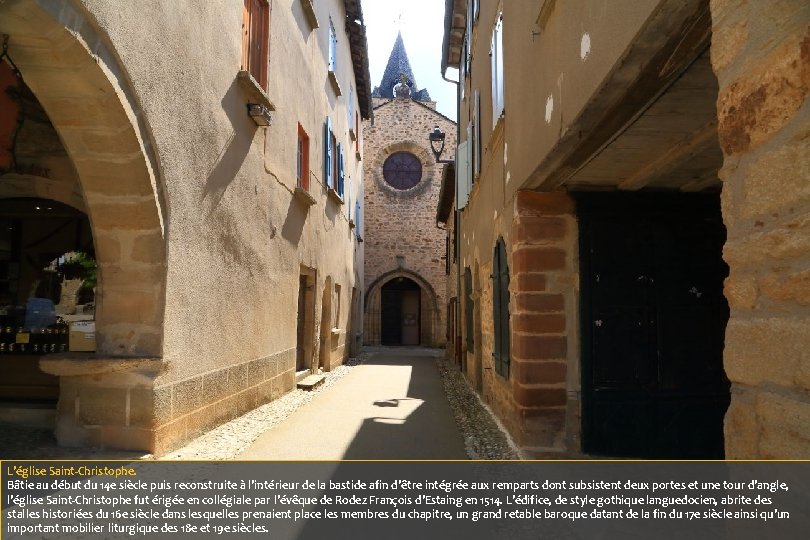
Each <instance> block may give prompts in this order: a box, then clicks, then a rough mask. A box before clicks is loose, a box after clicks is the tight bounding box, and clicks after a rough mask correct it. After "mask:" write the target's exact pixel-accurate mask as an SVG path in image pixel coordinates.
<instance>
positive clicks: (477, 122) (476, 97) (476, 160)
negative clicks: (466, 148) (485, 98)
mask: <svg viewBox="0 0 810 540" xmlns="http://www.w3.org/2000/svg"><path fill="white" fill-rule="evenodd" d="M470 144H471V145H472V180H471V183H473V184H474V183H475V180H476V178H478V176H479V175H480V174H481V158H482V157H483V156H482V155H481V93H480V92H479V91H478V90H475V91H474V92H473V118H472V130H471V138H470Z"/></svg>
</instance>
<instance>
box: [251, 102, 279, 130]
mask: <svg viewBox="0 0 810 540" xmlns="http://www.w3.org/2000/svg"><path fill="white" fill-rule="evenodd" d="M247 107H248V116H250V118H251V119H253V122H255V123H256V125H257V126H259V127H267V126H269V125H270V123H271V122H272V120H273V117H272V116H271V115H270V109H268V108H267V107H265V106H264V105H262V104H261V103H248V106H247Z"/></svg>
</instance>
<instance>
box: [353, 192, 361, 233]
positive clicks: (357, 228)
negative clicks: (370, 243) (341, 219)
mask: <svg viewBox="0 0 810 540" xmlns="http://www.w3.org/2000/svg"><path fill="white" fill-rule="evenodd" d="M354 227H355V229H354V230H355V231H357V236H363V224H362V222H361V221H360V201H357V202H356V203H354Z"/></svg>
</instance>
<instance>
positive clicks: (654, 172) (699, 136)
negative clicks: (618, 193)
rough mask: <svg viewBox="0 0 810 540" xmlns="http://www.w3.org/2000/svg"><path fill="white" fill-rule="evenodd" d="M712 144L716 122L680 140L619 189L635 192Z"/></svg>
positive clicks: (621, 183) (620, 184)
mask: <svg viewBox="0 0 810 540" xmlns="http://www.w3.org/2000/svg"><path fill="white" fill-rule="evenodd" d="M712 143H714V144H719V143H718V142H717V121H714V122H710V123H708V124H706V125H705V126H703V127H701V128H700V129H699V130H697V131H696V132H694V133H690V134H689V135H688V136H687V137H685V138H683V139H681V140H680V141H679V142H678V143H677V144H675V145H674V146H672V147H671V148H670V149H669V150H667V151H666V152H664V153H663V154H661V155H660V156H658V157H657V158H655V159H653V160H652V161H651V162H650V163H648V164H647V165H646V166H644V167H642V168H640V169H639V170H637V171H636V172H635V174H633V175H632V176H630V177H628V178H626V179H624V180H623V181H622V182H620V183H619V186H618V187H619V189H624V190H629V191H635V190H637V189H641V188H643V187H644V186H646V185H647V184H649V183H650V182H651V181H652V180H655V179H656V178H659V177H661V176H662V175H664V174H666V173H667V172H668V171H671V170H673V169H675V168H676V167H678V166H679V165H681V164H682V163H684V162H685V161H687V160H688V159H691V158H692V157H693V156H695V155H696V154H699V153H700V152H702V151H703V150H705V149H706V148H708V147H709V146H710V145H711V144H712Z"/></svg>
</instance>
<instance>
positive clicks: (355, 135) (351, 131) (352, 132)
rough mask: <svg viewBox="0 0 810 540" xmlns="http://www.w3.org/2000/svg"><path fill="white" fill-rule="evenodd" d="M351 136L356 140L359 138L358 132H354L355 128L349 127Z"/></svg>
mask: <svg viewBox="0 0 810 540" xmlns="http://www.w3.org/2000/svg"><path fill="white" fill-rule="evenodd" d="M349 138H350V139H351V140H352V141H356V140H357V134H356V133H355V132H354V128H349Z"/></svg>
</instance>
